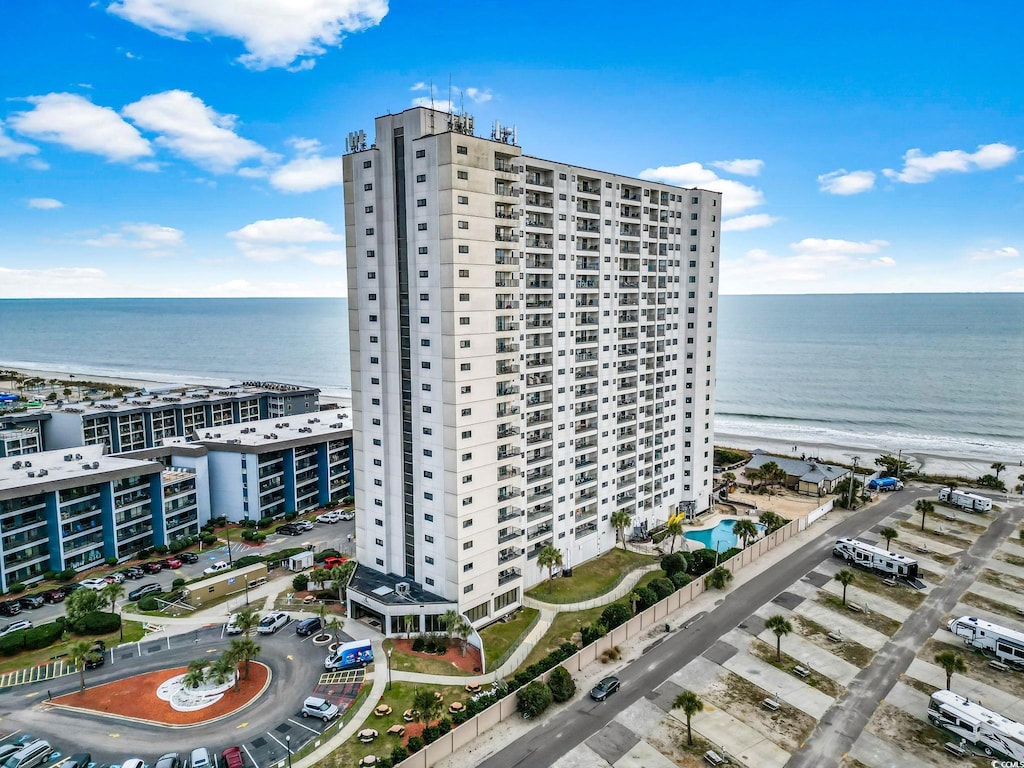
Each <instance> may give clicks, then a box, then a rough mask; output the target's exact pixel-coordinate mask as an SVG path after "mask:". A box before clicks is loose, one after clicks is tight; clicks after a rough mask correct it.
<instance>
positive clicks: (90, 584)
mask: <svg viewBox="0 0 1024 768" xmlns="http://www.w3.org/2000/svg"><path fill="white" fill-rule="evenodd" d="M79 584H81V585H82V588H83V589H91V590H93V591H94V592H99V591H100V590H101V589H103V588H104V587H105V586H107V580H106V579H100V578H96V579H85V580H84V581H80V582H79Z"/></svg>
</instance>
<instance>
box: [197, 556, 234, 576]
mask: <svg viewBox="0 0 1024 768" xmlns="http://www.w3.org/2000/svg"><path fill="white" fill-rule="evenodd" d="M228 570H231V564H230V563H228V562H226V561H224V560H218V561H217V562H216V563H214V564H213V565H211V566H210V567H209V568H203V573H205V574H206V575H207V576H209V575H210V574H211V573H220V572H221V571H228Z"/></svg>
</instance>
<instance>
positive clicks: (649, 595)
mask: <svg viewBox="0 0 1024 768" xmlns="http://www.w3.org/2000/svg"><path fill="white" fill-rule="evenodd" d="M633 591H634V592H635V593H636V596H637V601H636V608H637V610H638V611H646V610H647V609H648V608H650V607H651V606H652V605H654V604H655V603H656V602H658V595H657V594H656V593H655V591H654V590H653V589H651V588H649V587H637V588H636V589H634V590H633ZM556 701H557V699H556Z"/></svg>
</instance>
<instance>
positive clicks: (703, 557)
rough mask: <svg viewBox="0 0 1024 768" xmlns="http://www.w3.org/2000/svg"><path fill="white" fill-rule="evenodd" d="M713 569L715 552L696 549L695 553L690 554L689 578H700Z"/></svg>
mask: <svg viewBox="0 0 1024 768" xmlns="http://www.w3.org/2000/svg"><path fill="white" fill-rule="evenodd" d="M714 567H715V550H713V549H698V550H697V551H696V552H691V553H690V568H689V574H690V575H691V576H702V575H704V574H705V573H707V572H708V571H710V570H711V569H712V568H714Z"/></svg>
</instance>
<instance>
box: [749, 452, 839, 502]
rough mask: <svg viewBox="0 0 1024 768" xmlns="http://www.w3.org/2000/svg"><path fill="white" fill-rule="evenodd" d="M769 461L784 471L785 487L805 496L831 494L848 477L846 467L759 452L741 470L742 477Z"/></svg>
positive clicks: (750, 482)
mask: <svg viewBox="0 0 1024 768" xmlns="http://www.w3.org/2000/svg"><path fill="white" fill-rule="evenodd" d="M770 461H773V462H775V464H776V465H777V466H778V467H779V468H781V469H782V470H784V471H785V473H786V482H785V486H786V487H787V488H789V489H790V490H793V491H796V492H797V493H801V494H804V495H805V496H824V495H825V494H828V493H832V492H833V491H834V490H835V488H836V486H837V485H839V483H840V482H841V481H842V480H843V478H845V477H849V476H850V470H849V469H847V468H846V467H837V466H834V465H832V464H823V463H821V462H819V461H818V460H817V459H813V460H812V459H807V460H803V459H787V458H784V457H782V456H772V455H770V454H767V453H763V452H761V451H755V452H754V455H753V456H751V458H750V461H749V462H747V465H746V466H745V467H744V468H743V472H744V476H745V474H746V472H747V471H748V470H751V469H760V468H761V467H763V466H764V465H765V464H767V463H768V462H770ZM745 484H747V485H755V484H756V481H750V480H747V481H746V482H745Z"/></svg>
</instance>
